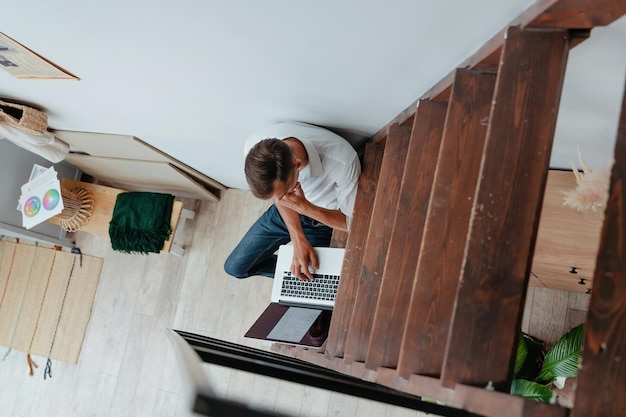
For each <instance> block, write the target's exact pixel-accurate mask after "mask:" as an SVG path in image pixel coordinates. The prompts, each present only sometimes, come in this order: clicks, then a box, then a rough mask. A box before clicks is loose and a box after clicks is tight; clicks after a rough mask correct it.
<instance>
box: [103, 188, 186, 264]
mask: <svg viewBox="0 0 626 417" xmlns="http://www.w3.org/2000/svg"><path fill="white" fill-rule="evenodd" d="M173 204H174V196H173V195H170V194H161V193H148V192H127V193H121V194H119V195H118V196H117V199H116V200H115V208H114V209H113V217H112V218H111V223H109V236H110V237H111V246H112V247H113V250H116V251H119V252H124V253H139V254H145V255H147V254H148V253H150V252H153V253H159V252H160V251H161V249H162V248H163V244H164V243H165V241H166V240H168V239H169V237H170V235H171V234H172V228H171V225H170V221H171V217H172V206H173Z"/></svg>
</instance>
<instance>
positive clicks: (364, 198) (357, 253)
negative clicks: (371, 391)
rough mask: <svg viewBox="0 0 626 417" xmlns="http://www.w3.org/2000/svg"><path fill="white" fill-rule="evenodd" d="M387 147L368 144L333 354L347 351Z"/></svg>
mask: <svg viewBox="0 0 626 417" xmlns="http://www.w3.org/2000/svg"><path fill="white" fill-rule="evenodd" d="M384 149H385V148H384V147H383V146H381V145H377V144H373V143H368V144H367V145H366V147H365V153H364V155H363V166H362V170H361V176H360V178H359V188H358V192H357V195H356V201H355V203H354V213H353V215H352V221H351V224H350V233H349V234H348V237H347V240H346V245H345V247H346V252H345V255H344V260H343V266H342V272H341V276H342V279H341V280H340V281H339V288H338V289H337V298H336V300H335V308H334V310H333V316H332V319H331V322H330V329H329V331H328V339H327V340H326V350H325V355H326V357H329V358H332V357H343V354H344V350H345V346H346V340H347V336H348V328H349V326H350V320H351V319H352V309H353V306H354V298H355V296H356V290H357V285H358V277H360V275H361V265H362V263H363V249H364V242H365V241H366V240H367V234H368V231H369V225H370V218H371V216H372V208H373V206H374V196H375V195H376V186H377V184H378V177H379V174H380V167H381V164H382V160H383V154H384Z"/></svg>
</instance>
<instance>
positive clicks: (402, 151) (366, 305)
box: [344, 125, 411, 362]
mask: <svg viewBox="0 0 626 417" xmlns="http://www.w3.org/2000/svg"><path fill="white" fill-rule="evenodd" d="M410 138H411V128H409V127H406V126H398V125H393V126H391V127H390V128H389V135H388V137H387V144H386V145H385V154H384V155H383V162H382V166H381V169H380V178H379V179H378V187H377V190H376V198H375V200H374V207H373V209H372V220H371V223H370V227H369V233H368V236H367V241H366V242H364V244H365V250H364V254H363V265H362V269H361V276H360V280H359V284H358V289H357V292H356V297H355V299H354V311H353V312H352V321H351V323H350V330H349V331H348V339H347V342H346V350H345V352H344V360H347V361H349V362H350V361H359V362H362V361H364V360H365V354H366V352H367V345H368V341H369V337H370V334H371V330H372V322H373V319H374V310H375V307H376V301H377V298H378V291H379V288H380V281H381V278H382V274H383V269H384V267H385V259H386V257H387V248H388V246H389V239H390V238H391V231H392V228H393V224H394V219H395V217H396V212H397V208H398V196H399V193H400V182H401V181H402V173H403V171H404V165H405V161H406V151H407V148H408V146H409V140H410Z"/></svg>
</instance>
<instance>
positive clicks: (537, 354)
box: [514, 332, 546, 381]
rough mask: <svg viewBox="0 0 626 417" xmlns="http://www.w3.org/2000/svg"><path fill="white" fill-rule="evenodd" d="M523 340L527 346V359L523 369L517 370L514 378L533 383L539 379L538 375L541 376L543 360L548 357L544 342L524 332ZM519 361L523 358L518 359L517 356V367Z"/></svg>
mask: <svg viewBox="0 0 626 417" xmlns="http://www.w3.org/2000/svg"><path fill="white" fill-rule="evenodd" d="M521 338H522V339H523V342H524V344H525V345H526V349H527V351H528V354H527V355H526V359H525V360H524V363H523V364H522V367H521V368H520V369H517V370H516V372H515V374H514V375H515V376H514V378H517V379H528V380H531V381H533V380H535V378H537V375H539V371H540V370H541V366H542V365H543V358H544V357H545V356H546V351H545V348H544V345H543V342H541V341H540V340H539V339H537V338H535V337H532V336H530V335H528V334H526V333H524V332H522V335H521ZM519 353H520V352H518V354H519ZM518 359H521V358H517V356H516V364H515V365H516V367H517V360H518Z"/></svg>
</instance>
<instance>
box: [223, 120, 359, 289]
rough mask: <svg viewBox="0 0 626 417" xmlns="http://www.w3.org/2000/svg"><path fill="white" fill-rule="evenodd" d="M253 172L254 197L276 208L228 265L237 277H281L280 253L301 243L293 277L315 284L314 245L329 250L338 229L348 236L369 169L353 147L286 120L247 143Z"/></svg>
mask: <svg viewBox="0 0 626 417" xmlns="http://www.w3.org/2000/svg"><path fill="white" fill-rule="evenodd" d="M245 150H246V153H247V156H246V161H245V174H246V180H247V181H248V185H249V186H250V190H251V191H252V193H253V194H254V196H256V197H258V198H262V199H269V198H271V199H272V200H273V202H274V204H272V206H271V207H270V208H269V209H268V210H267V211H266V212H265V213H264V214H263V215H262V216H261V217H260V218H259V219H258V220H257V221H256V223H254V224H253V225H252V227H251V228H250V230H248V232H247V233H246V234H245V236H244V237H243V238H242V239H241V241H240V242H239V244H238V245H237V247H235V249H234V250H233V251H232V253H231V254H230V255H229V257H228V259H226V262H225V264H224V269H225V271H226V272H227V273H228V274H229V275H232V276H234V277H236V278H247V277H249V276H252V275H262V276H267V277H274V269H275V266H276V255H275V252H276V250H277V249H278V247H279V246H280V245H284V244H286V243H288V242H289V241H291V242H293V246H294V256H293V262H292V265H291V273H292V274H293V275H295V276H297V277H298V278H300V279H310V280H312V279H313V275H312V273H311V272H310V270H309V265H310V266H312V267H313V269H316V268H317V267H318V260H317V256H316V254H315V251H314V250H313V247H314V246H329V245H330V239H331V235H332V230H333V229H339V230H345V231H347V230H348V228H349V226H350V218H351V216H352V210H353V208H354V200H355V198H356V191H357V184H358V179H359V175H360V174H361V164H360V162H359V157H358V155H357V153H356V151H355V150H354V149H353V148H352V146H351V145H350V143H349V142H348V141H346V140H345V139H344V138H342V137H341V136H339V135H336V134H335V133H333V132H330V131H329V130H326V129H323V128H320V127H317V126H313V125H309V124H305V123H296V122H291V123H280V124H278V125H274V126H271V127H270V128H268V129H266V130H264V131H261V132H258V133H256V134H255V135H253V136H252V137H250V138H249V139H248V140H247V141H246V146H245Z"/></svg>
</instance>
